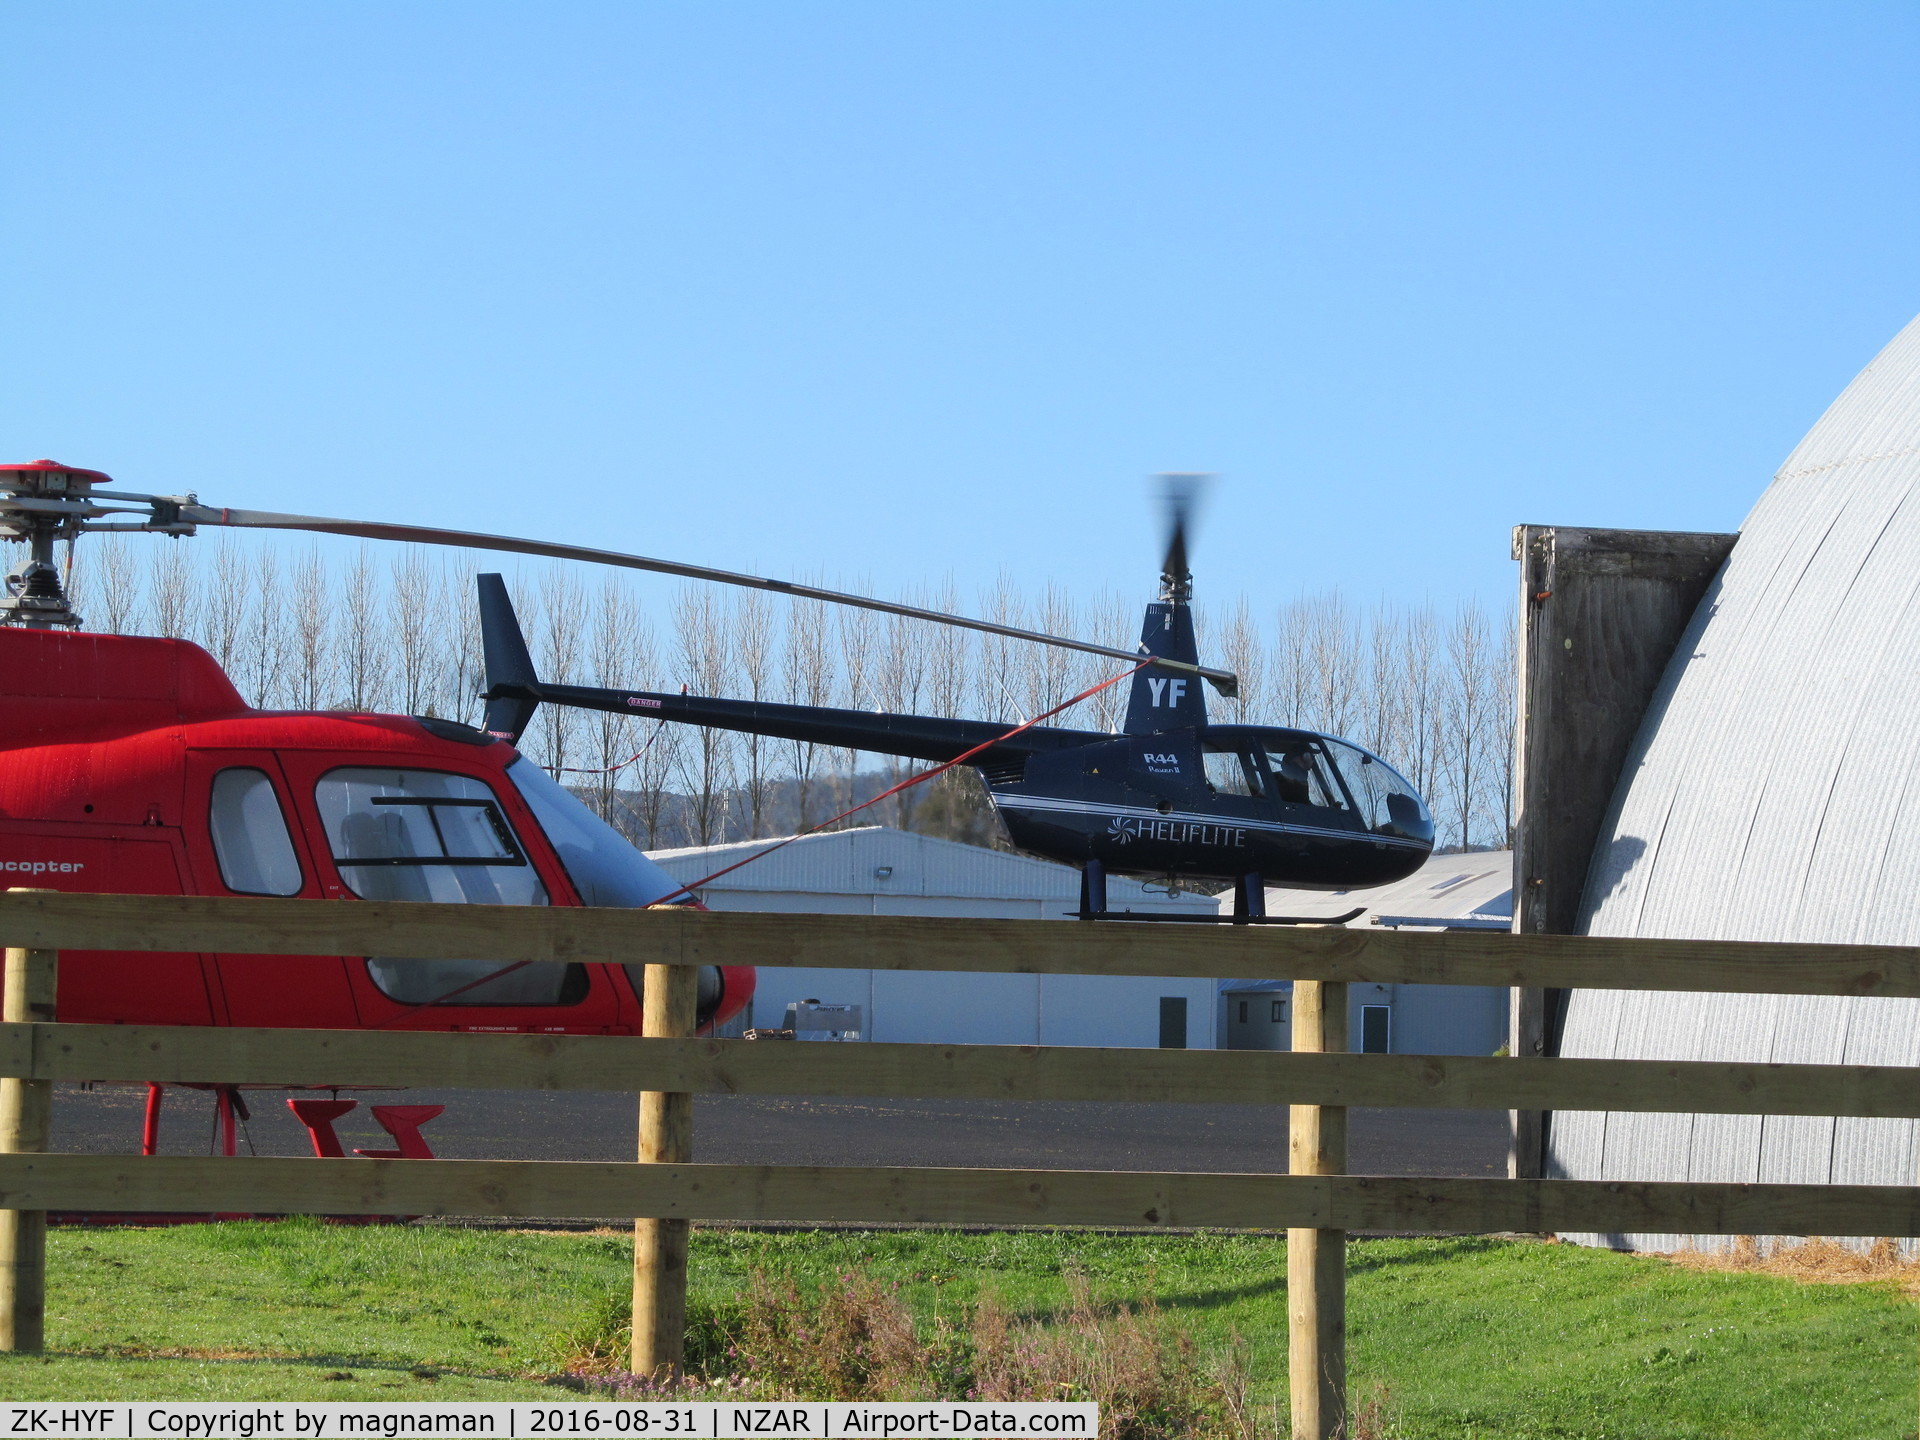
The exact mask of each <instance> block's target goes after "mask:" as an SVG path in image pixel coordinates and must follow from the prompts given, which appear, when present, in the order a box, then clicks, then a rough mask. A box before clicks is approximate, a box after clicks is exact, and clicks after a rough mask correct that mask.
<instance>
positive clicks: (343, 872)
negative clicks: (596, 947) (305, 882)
mask: <svg viewBox="0 0 1920 1440" xmlns="http://www.w3.org/2000/svg"><path fill="white" fill-rule="evenodd" d="M314 799H315V800H316V801H318V802H319V806H320V819H321V821H322V822H323V823H324V824H325V826H326V830H327V843H328V844H329V845H330V846H331V847H332V850H333V863H334V865H335V866H336V867H338V869H339V871H340V878H341V879H342V880H344V881H346V883H347V886H348V888H349V889H351V890H352V891H353V893H354V894H356V895H358V896H360V897H361V898H362V899H364V900H425V901H433V902H437V903H439V904H443V905H459V904H467V905H544V904H546V903H547V892H546V887H545V886H543V885H542V884H541V883H540V877H539V876H538V875H537V874H535V873H534V869H533V866H532V865H531V864H529V863H528V861H527V857H526V854H525V852H524V851H522V850H521V848H520V842H519V841H518V840H517V839H515V838H514V834H513V827H512V826H511V825H509V824H508V823H507V817H506V816H505V815H504V814H503V813H501V810H500V802H499V801H498V800H496V799H495V798H494V794H493V791H492V790H490V789H488V788H487V786H486V783H485V782H484V781H481V780H475V779H473V778H472V777H470V776H466V775H445V774H442V773H441V772H439V771H437V770H331V771H329V772H328V773H327V774H326V775H324V776H322V777H321V780H320V783H319V784H318V785H317V786H316V787H314Z"/></svg>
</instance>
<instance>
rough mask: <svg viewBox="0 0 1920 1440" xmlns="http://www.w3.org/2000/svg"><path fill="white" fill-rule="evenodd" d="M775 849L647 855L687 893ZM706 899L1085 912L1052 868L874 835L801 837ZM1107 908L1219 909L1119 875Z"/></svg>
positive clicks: (748, 844) (1075, 890)
mask: <svg viewBox="0 0 1920 1440" xmlns="http://www.w3.org/2000/svg"><path fill="white" fill-rule="evenodd" d="M779 843H780V841H779V837H773V838H770V839H765V840H743V841H740V842H738V843H735V844H731V845H704V846H694V847H689V848H685V849H678V850H651V851H649V852H647V853H648V857H649V858H650V859H652V860H653V861H654V863H655V864H657V865H659V866H660V868H661V869H663V870H665V871H666V872H667V873H668V874H669V875H671V876H672V877H673V878H674V879H675V880H678V881H680V882H681V883H683V884H685V883H687V882H689V881H693V880H698V879H700V878H701V877H703V876H706V875H710V874H712V873H713V872H714V871H715V870H720V869H723V868H725V867H726V866H728V865H731V864H733V863H735V862H736V861H739V860H744V859H746V858H747V857H748V856H750V855H754V854H757V853H758V852H760V851H763V850H765V849H767V847H768V846H771V845H776V844H779ZM882 871H884V872H886V873H884V874H882V873H881V872H882ZM702 890H703V891H705V890H729V891H754V892H760V893H780V894H815V895H913V896H936V897H952V898H980V899H995V900H1057V901H1062V902H1065V903H1066V904H1068V905H1070V906H1071V905H1077V904H1078V903H1079V899H1080V872H1079V871H1077V870H1074V869H1072V868H1071V867H1069V866H1066V865H1058V864H1055V863H1054V862H1053V861H1050V860H1036V859H1033V858H1032V857H1031V856H1027V855H1014V854H1010V853H1008V852H1007V851H1004V850H988V849H985V848H983V847H981V846H978V845H963V844H961V843H960V842H958V841H955V840H940V839H936V838H934V837H933V836H931V835H916V834H914V833H912V832H911V831H907V830H895V829H892V828H891V827H889V826H883V825H868V826H862V827H860V828H857V829H852V830H828V831H824V832H822V833H821V834H818V835H803V836H802V837H801V838H799V839H798V840H795V841H793V842H792V843H790V844H787V845H785V846H783V847H782V848H780V849H778V850H775V851H773V853H771V854H770V855H768V856H767V857H766V858H765V859H762V860H755V861H753V863H751V864H749V865H746V866H743V867H741V868H740V869H738V870H736V871H734V872H733V873H732V874H731V875H723V876H721V877H720V878H719V879H718V880H715V881H714V882H713V883H712V884H711V885H710V886H703V887H702ZM1107 903H1108V905H1109V906H1110V907H1111V908H1112V909H1115V910H1155V911H1166V910H1174V911H1197V912H1202V913H1204V912H1206V911H1210V910H1212V908H1213V905H1214V901H1213V898H1212V897H1211V896H1208V895H1188V894H1182V895H1178V896H1175V897H1173V898H1171V899H1169V898H1168V896H1167V895H1166V894H1165V893H1164V892H1163V891H1158V890H1152V891H1150V890H1148V889H1147V888H1146V887H1145V886H1144V885H1143V884H1141V882H1140V881H1138V880H1129V879H1126V878H1124V877H1122V876H1118V875H1116V876H1112V877H1110V878H1109V879H1108V881H1107Z"/></svg>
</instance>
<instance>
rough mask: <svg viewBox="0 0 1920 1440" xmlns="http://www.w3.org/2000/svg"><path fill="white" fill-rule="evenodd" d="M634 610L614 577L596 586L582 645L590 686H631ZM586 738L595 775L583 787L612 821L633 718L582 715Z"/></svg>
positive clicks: (630, 749) (634, 746)
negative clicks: (588, 628) (590, 624)
mask: <svg viewBox="0 0 1920 1440" xmlns="http://www.w3.org/2000/svg"><path fill="white" fill-rule="evenodd" d="M639 619H640V617H639V611H638V608H637V607H636V606H635V604H634V601H633V596H632V595H631V594H629V593H628V591H627V587H626V585H625V584H624V583H622V581H621V580H620V578H619V577H618V576H617V575H608V576H606V577H605V578H604V579H602V580H601V582H600V596H599V604H598V605H597V606H596V607H595V610H594V617H593V634H592V636H591V637H590V638H589V640H588V642H587V669H588V672H589V673H590V674H591V675H592V677H593V683H594V684H595V685H604V686H608V687H610V688H612V689H623V688H628V687H632V686H633V685H634V669H633V667H634V664H635V661H636V660H637V658H638V657H637V654H636V652H637V651H638V649H639V644H638V639H639V634H638V632H639ZM586 720H587V730H588V738H589V741H590V742H591V745H592V755H593V762H592V765H593V770H594V773H593V774H592V775H591V776H590V777H588V778H589V780H590V782H591V783H590V784H588V785H587V786H585V787H584V788H585V789H586V791H587V798H588V800H589V801H590V803H591V804H592V805H593V808H594V810H595V812H596V813H598V814H599V816H600V818H601V819H603V820H606V821H609V822H614V821H617V819H618V816H619V811H620V806H619V805H618V803H617V801H618V792H619V783H620V776H619V774H618V773H617V772H616V771H615V769H614V767H615V766H617V765H620V764H621V763H622V762H623V761H625V760H626V759H628V757H630V756H631V755H633V754H634V752H635V751H636V750H638V749H639V742H638V741H637V740H636V739H635V734H634V731H635V726H634V720H633V717H632V716H629V715H616V714H614V713H613V712H612V711H610V710H595V711H593V712H591V713H590V714H589V715H588V716H587V717H586Z"/></svg>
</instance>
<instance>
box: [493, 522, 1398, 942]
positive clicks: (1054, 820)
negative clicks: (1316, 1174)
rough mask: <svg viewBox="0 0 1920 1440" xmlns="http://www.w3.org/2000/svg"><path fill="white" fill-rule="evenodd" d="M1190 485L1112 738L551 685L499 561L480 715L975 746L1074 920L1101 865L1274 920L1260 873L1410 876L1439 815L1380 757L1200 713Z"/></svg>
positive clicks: (1097, 906)
mask: <svg viewBox="0 0 1920 1440" xmlns="http://www.w3.org/2000/svg"><path fill="white" fill-rule="evenodd" d="M1191 493H1192V492H1191V490H1190V489H1188V488H1175V489H1174V490H1172V491H1170V493H1169V499H1170V502H1171V506H1172V517H1171V538H1170V541H1169V543H1168V547H1167V555H1166V560H1165V562H1164V565H1163V569H1162V574H1161V577H1160V598H1159V599H1158V600H1157V601H1155V602H1154V603H1153V604H1150V605H1149V606H1147V613H1146V621H1145V624H1144V625H1143V627H1142V629H1141V634H1140V652H1139V653H1140V655H1143V656H1152V657H1155V661H1156V663H1154V664H1152V665H1149V666H1147V667H1145V668H1143V669H1141V670H1139V671H1138V673H1136V674H1135V675H1134V677H1133V681H1132V686H1133V688H1132V693H1131V694H1130V696H1129V698H1128V704H1127V718H1126V725H1125V728H1124V730H1123V731H1122V732H1121V733H1120V734H1118V735H1110V734H1105V733H1103V732H1100V731H1097V730H1069V729H1065V728H1062V727H1057V726H1042V725H1036V726H1032V727H1030V728H1028V729H1025V730H1022V731H1020V732H1019V733H1018V734H1015V735H1011V736H1008V735H1007V734H1006V731H1007V726H1006V725H1005V724H1004V723H1002V722H997V721H987V720H949V719H941V718H937V717H933V716H927V715H897V714H888V713H885V712H869V711H864V710H842V709H832V708H827V707H823V706H814V705H784V704H774V703H769V702H763V701H748V700H726V699H719V698H714V697H708V696H696V695H671V694H663V693H657V692H652V691H644V690H616V689H599V688H594V687H591V686H585V685H553V684H548V683H546V682H544V681H542V680H540V679H539V677H538V675H537V674H536V673H535V670H534V666H533V662H532V659H531V657H530V656H529V654H528V651H527V646H526V642H525V640H524V638H523V637H522V635H521V632H520V627H519V623H518V621H517V619H516V618H515V616H514V611H513V604H512V601H511V600H510V599H509V597H508V595H507V589H506V585H505V583H504V582H503V581H502V579H501V577H500V576H498V575H481V576H480V577H478V579H479V592H480V594H479V598H480V619H481V635H482V638H483V644H484V650H485V655H486V671H487V689H486V691H485V693H484V695H483V697H482V698H483V699H485V700H486V701H487V711H486V720H485V722H484V724H485V728H486V730H487V732H488V733H489V734H491V735H494V736H497V737H499V738H501V739H504V740H507V741H509V742H513V741H517V740H518V739H519V738H520V736H521V735H522V734H523V733H524V732H525V730H526V728H527V726H528V724H529V723H530V722H531V721H532V719H533V714H534V711H535V709H536V707H537V706H538V705H539V704H540V703H541V702H543V701H544V702H546V703H548V704H554V705H570V706H575V707H578V708H581V709H588V710H605V711H611V712H612V713H614V714H618V715H636V716H641V717H644V718H646V719H650V720H670V721H675V722H678V723H681V724H687V725H704V726H710V727H713V728H717V729H722V730H739V731H745V732H748V733H751V734H757V735H764V736H769V737H771V738H774V739H781V740H798V741H803V742H811V743H814V744H819V745H828V746H833V747H836V748H840V749H848V750H866V751H871V752H875V753H878V754H882V755H897V756H900V757H902V758H905V759H911V760H927V761H934V762H945V761H950V760H953V759H955V758H957V757H959V756H961V755H964V754H966V753H967V752H968V751H970V750H973V749H975V748H976V747H978V746H982V745H985V746H987V748H986V749H984V750H982V751H980V753H979V754H978V755H976V756H974V757H973V758H971V759H970V760H969V761H968V763H969V764H970V765H972V766H973V767H974V768H976V769H978V770H979V772H980V774H981V776H982V778H983V779H984V780H985V782H986V786H987V792H988V794H989V795H990V796H991V797H992V799H993V803H994V806H995V808H996V809H997V810H998V811H999V814H1000V817H1001V820H1002V821H1003V822H1004V824H1005V825H1006V828H1007V834H1008V836H1009V838H1010V839H1011V840H1012V841H1013V843H1014V844H1015V845H1016V846H1017V847H1019V848H1020V849H1022V850H1025V851H1028V852H1030V853H1032V854H1035V855H1040V856H1044V857H1046V858H1047V859H1051V860H1059V861H1064V862H1065V863H1067V864H1070V865H1076V866H1078V867H1079V868H1080V871H1081V876H1082V880H1081V906H1080V914H1081V915H1082V916H1083V917H1085V918H1098V917H1100V916H1103V915H1105V914H1107V913H1108V912H1107V900H1106V888H1107V887H1106V877H1107V875H1108V874H1109V873H1114V874H1122V875H1135V876H1144V877H1161V876H1165V877H1170V878H1172V879H1175V880H1185V881H1195V880H1198V881H1217V882H1221V883H1222V884H1231V885H1233V886H1234V887H1235V903H1234V914H1233V918H1234V919H1237V920H1239V921H1242V922H1245V921H1250V920H1251V921H1257V920H1262V919H1267V918H1269V917H1266V916H1265V914H1264V911H1265V887H1266V885H1267V884H1268V883H1269V882H1273V883H1278V884H1284V885H1289V886H1297V887H1311V888H1320V889H1339V890H1345V889H1355V888H1360V887H1364V886H1371V885H1384V884H1387V883H1389V882H1390V881H1394V880H1399V879H1403V878H1404V877H1406V876H1408V875H1410V874H1412V873H1413V872H1414V871H1415V870H1417V869H1419V867H1420V865H1421V863H1422V862H1423V861H1425V860H1426V858H1427V856H1428V855H1429V854H1430V853H1431V852H1432V850H1433V820H1432V817H1431V816H1430V815H1429V814H1428V811H1427V807H1426V805H1425V804H1424V803H1423V802H1422V801H1421V799H1420V796H1419V795H1418V794H1417V793H1416V792H1415V790H1414V788H1413V787H1412V786H1411V785H1410V784H1408V783H1407V781H1406V780H1404V779H1403V778H1401V776H1400V775H1398V774H1397V773H1396V772H1395V771H1394V770H1393V769H1392V767H1390V766H1389V765H1388V764H1387V763H1386V762H1385V761H1384V760H1382V759H1380V757H1379V756H1377V755H1372V754H1369V753H1368V752H1367V751H1365V750H1363V749H1361V748H1360V747H1359V746H1357V745H1354V744H1351V743H1349V742H1348V741H1345V740H1340V739H1336V738H1335V737H1333V736H1331V735H1319V734H1315V733H1313V732H1312V731H1307V730H1288V729H1278V728H1274V727H1271V726H1258V725H1210V724H1208V723H1207V704H1206V694H1205V691H1204V690H1203V688H1202V686H1201V683H1200V682H1201V680H1202V679H1203V678H1204V679H1206V680H1208V681H1209V682H1211V683H1214V684H1216V685H1217V686H1218V687H1219V688H1221V689H1223V690H1224V691H1225V692H1226V693H1229V694H1231V693H1232V691H1231V689H1230V688H1228V687H1230V686H1231V685H1232V684H1233V683H1234V677H1233V676H1232V675H1230V674H1228V673H1226V672H1223V671H1217V670H1210V669H1208V668H1206V667H1203V666H1201V665H1200V664H1199V663H1198V648H1197V646H1196V645H1195V642H1194V630H1193V612H1192V609H1191V603H1190V602H1191V599H1192V594H1193V576H1192V572H1191V571H1190V570H1189V568H1188V564H1187V540H1186V535H1187V517H1188V513H1189V510H1190V497H1191ZM1087 648H1092V647H1087ZM1105 653H1108V654H1112V653H1114V652H1111V651H1108V652H1105ZM1121 653H1124V652H1121ZM1131 658H1137V657H1131ZM989 742H997V743H989ZM1356 913H1357V912H1356ZM1113 918H1116V919H1117V918H1120V917H1119V916H1114V917H1113ZM1130 918H1139V917H1137V916H1136V917H1130ZM1272 918H1273V919H1274V920H1275V921H1279V920H1280V917H1272Z"/></svg>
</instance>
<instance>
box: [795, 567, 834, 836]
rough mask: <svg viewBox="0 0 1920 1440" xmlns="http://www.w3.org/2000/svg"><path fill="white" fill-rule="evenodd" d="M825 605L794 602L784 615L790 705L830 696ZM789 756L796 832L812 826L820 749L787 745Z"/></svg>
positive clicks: (831, 676) (824, 701) (830, 658)
mask: <svg viewBox="0 0 1920 1440" xmlns="http://www.w3.org/2000/svg"><path fill="white" fill-rule="evenodd" d="M829 624H830V618H829V616H828V614H827V606H826V604H825V602H823V601H819V600H796V601H794V602H793V607H792V609H791V610H790V611H789V612H788V615H787V643H786V663H785V665H784V666H783V667H782V670H783V672H784V673H783V679H784V681H785V689H786V695H787V700H788V702H789V703H791V704H794V705H825V704H827V703H828V702H829V701H830V700H831V698H832V696H833V685H834V676H835V672H836V670H837V668H838V667H837V666H836V665H835V664H834V659H833V652H832V649H831V648H830V643H829V638H828V637H829V635H830V633H831V632H830V631H829V629H828V626H829ZM788 749H789V753H790V754H791V756H792V773H793V786H794V803H795V806H796V809H797V818H798V824H797V827H796V828H798V829H801V830H804V829H806V828H807V827H808V826H810V825H812V824H813V822H814V810H815V807H816V805H817V804H818V802H819V795H818V789H819V780H820V774H819V771H820V747H819V746H818V745H814V744H812V743H810V742H808V741H804V740H793V741H789V742H788Z"/></svg>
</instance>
